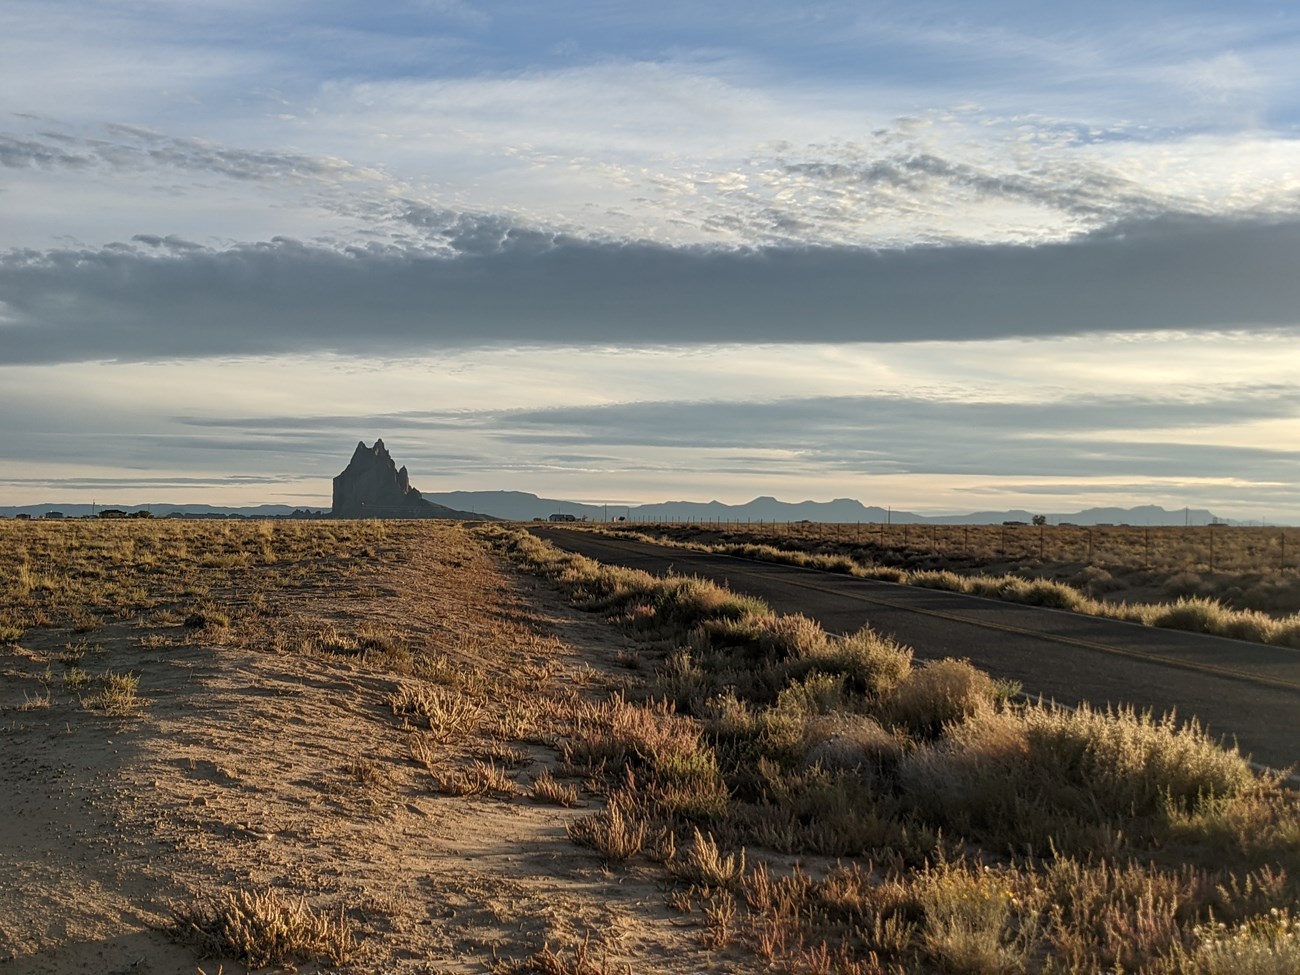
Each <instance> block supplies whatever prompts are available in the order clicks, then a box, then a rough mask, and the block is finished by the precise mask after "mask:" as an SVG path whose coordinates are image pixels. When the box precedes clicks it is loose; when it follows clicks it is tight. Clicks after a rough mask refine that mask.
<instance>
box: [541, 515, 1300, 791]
mask: <svg viewBox="0 0 1300 975" xmlns="http://www.w3.org/2000/svg"><path fill="white" fill-rule="evenodd" d="M533 531H534V533H535V534H537V535H538V536H540V537H542V538H545V539H547V540H549V541H551V542H554V543H555V544H556V545H558V546H560V547H561V548H564V549H567V550H569V551H572V552H579V553H581V554H583V555H586V556H589V557H590V558H593V559H598V560H599V561H601V562H607V563H611V564H616V565H626V566H630V567H632V568H638V569H645V570H647V571H649V572H654V573H662V572H665V571H667V570H669V569H672V570H673V571H674V572H677V573H680V574H682V575H695V576H700V577H702V578H705V579H712V580H715V581H717V582H721V583H724V584H726V585H727V586H729V587H730V588H731V589H733V590H735V591H736V592H743V593H749V594H751V595H755V596H759V597H761V598H763V599H764V600H766V601H767V603H768V604H769V605H770V606H772V608H773V609H775V610H777V611H778V612H782V613H803V614H804V615H805V616H810V617H812V618H814V619H816V620H818V621H819V622H820V623H821V624H822V626H823V627H825V628H826V630H828V631H829V632H833V633H847V632H852V631H854V630H857V629H859V628H860V627H862V626H864V625H868V624H869V625H870V626H871V627H872V628H874V629H875V630H877V631H879V632H883V633H888V634H890V635H891V636H893V637H894V638H895V639H897V640H899V641H901V642H903V643H906V644H907V645H909V646H911V647H913V648H914V649H915V651H916V656H917V658H918V659H937V658H939V657H966V658H969V659H970V661H971V662H972V663H973V664H975V665H976V666H977V667H980V668H982V669H983V670H986V671H988V672H989V673H990V674H993V675H994V676H996V677H1002V678H1008V679H1011V680H1017V681H1020V682H1021V683H1022V684H1023V685H1024V688H1025V691H1026V692H1028V693H1029V694H1032V695H1034V696H1038V695H1041V696H1043V697H1044V698H1050V699H1054V700H1056V701H1059V702H1061V703H1063V704H1071V705H1073V704H1078V703H1080V702H1084V701H1086V702H1089V703H1091V704H1093V705H1094V706H1101V707H1105V706H1107V705H1134V706H1135V707H1137V708H1138V709H1139V710H1147V709H1150V710H1153V711H1154V712H1156V713H1157V714H1162V713H1164V712H1166V711H1169V710H1171V709H1172V710H1174V711H1176V713H1177V714H1178V716H1179V717H1180V718H1191V717H1196V718H1198V719H1199V720H1200V721H1201V722H1202V724H1204V725H1206V726H1207V727H1208V728H1209V729H1210V730H1211V731H1212V732H1213V733H1214V734H1216V735H1220V736H1222V737H1224V738H1225V739H1226V740H1232V739H1234V738H1235V739H1236V741H1237V742H1238V744H1239V745H1240V746H1241V748H1242V750H1243V751H1245V752H1247V753H1249V754H1251V755H1252V757H1253V758H1254V760H1255V761H1257V762H1259V763H1262V764H1265V765H1268V766H1271V767H1274V768H1293V767H1294V766H1296V765H1300V651H1297V650H1290V649H1286V648H1282V647H1266V646H1261V645H1259V644H1253V643H1244V642H1241V641H1238V640H1226V639H1222V638H1220V637H1210V636H1203V635H1200V634H1194V633H1181V632H1178V631H1176V630H1161V629H1156V628H1153V627H1144V626H1137V625H1135V624H1131V623H1120V622H1116V621H1113V620H1102V619H1097V618H1095V617H1089V616H1081V615H1079V614H1076V613H1066V612H1060V611H1056V610H1049V609H1041V608H1038V607H1033V606H1020V605H1017V604H1015V603H1004V602H1001V601H999V600H993V599H981V598H979V597H975V596H966V595H962V594H960V593H949V592H942V591H939V590H932V589H919V588H914V587H910V586H898V585H894V584H892V583H887V582H873V581H870V580H866V579H855V578H853V577H851V576H845V575H839V574H836V573H830V572H820V571H816V570H810V569H803V568H799V567H797V566H784V565H775V564H772V563H766V562H754V561H750V560H747V559H738V558H735V557H733V556H725V555H711V554H706V553H699V552H691V551H688V550H685V549H676V548H670V547H667V546H661V545H652V544H648V543H645V542H636V541H631V540H627V539H621V538H611V537H609V536H604V535H597V534H594V533H591V532H585V531H574V530H571V529H563V528H549V527H548V528H540V527H539V528H534V529H533ZM1294 781H1295V782H1296V783H1297V784H1300V779H1295V780H1294Z"/></svg>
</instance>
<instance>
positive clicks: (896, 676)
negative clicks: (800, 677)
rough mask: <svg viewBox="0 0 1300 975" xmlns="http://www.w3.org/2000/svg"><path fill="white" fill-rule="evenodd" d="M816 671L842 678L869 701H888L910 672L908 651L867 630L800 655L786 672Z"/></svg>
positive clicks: (855, 692)
mask: <svg viewBox="0 0 1300 975" xmlns="http://www.w3.org/2000/svg"><path fill="white" fill-rule="evenodd" d="M805 668H807V669H816V670H819V671H822V672H823V673H828V674H842V675H844V677H845V679H846V682H847V683H846V686H847V688H848V689H849V690H850V691H852V692H853V693H854V694H858V695H861V696H862V697H865V698H867V699H870V700H880V699H883V698H887V697H889V695H890V694H892V693H893V692H894V690H895V688H897V687H898V685H899V684H900V683H901V682H902V681H903V680H904V679H905V678H906V677H907V675H908V674H909V673H911V671H912V650H911V648H910V647H905V646H902V645H901V644H899V643H897V642H895V641H894V640H892V639H890V638H889V637H886V636H881V635H880V634H879V633H876V632H875V631H874V630H872V629H871V628H870V627H863V628H862V629H860V630H858V631H857V632H856V633H852V634H849V635H848V636H843V637H838V638H831V639H829V640H826V641H824V642H823V643H821V644H820V645H817V644H814V650H813V651H812V652H806V651H805V652H803V653H801V654H800V655H799V657H798V658H797V659H796V660H795V661H794V662H793V663H792V666H791V668H790V671H791V672H792V673H796V672H799V671H800V670H802V669H805Z"/></svg>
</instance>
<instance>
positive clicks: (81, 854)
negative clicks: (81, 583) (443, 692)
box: [0, 528, 745, 975]
mask: <svg viewBox="0 0 1300 975" xmlns="http://www.w3.org/2000/svg"><path fill="white" fill-rule="evenodd" d="M452 535H453V530H452V529H450V528H448V529H437V530H435V529H433V528H429V529H426V530H422V531H421V532H415V533H413V534H412V535H411V538H410V539H409V541H407V542H405V555H404V557H403V558H402V559H400V560H385V561H383V562H379V563H376V564H374V565H373V566H370V567H368V568H367V570H366V572H365V573H364V574H363V575H362V577H361V578H359V579H354V580H353V582H351V583H350V584H349V586H348V589H347V591H341V590H340V589H339V588H338V587H336V586H331V585H327V584H326V583H324V582H322V583H321V584H319V585H316V586H312V585H307V586H299V587H297V588H293V589H286V590H283V591H277V592H273V593H272V594H271V595H270V597H269V602H267V604H266V605H265V606H264V607H263V608H262V609H261V610H260V611H259V612H257V613H256V614H246V615H244V616H241V617H240V620H239V621H238V622H237V623H236V624H235V625H234V626H233V627H232V628H230V629H229V630H222V631H219V632H217V633H216V634H215V635H213V634H209V633H207V632H206V631H204V630H192V629H186V628H185V627H184V626H179V625H173V626H171V627H162V628H160V627H156V626H154V627H149V626H147V625H144V624H143V623H142V621H141V620H126V621H120V622H113V623H109V624H107V625H104V626H101V627H100V628H98V629H96V630H94V631H93V632H91V633H89V634H87V635H85V636H78V635H77V634H74V633H72V632H71V631H70V630H68V629H62V630H60V629H55V628H48V627H47V628H42V629H39V630H35V631H33V632H31V633H29V634H27V635H25V636H24V638H23V640H22V643H21V646H17V645H10V646H8V647H0V731H2V733H0V784H2V785H3V788H0V879H2V880H3V883H0V972H4V973H10V975H36V973H63V972H69V973H73V972H88V973H89V972H95V973H128V972H132V973H134V972H140V973H172V972H195V971H206V972H208V973H209V975H211V973H215V972H217V971H218V970H219V969H221V970H224V972H226V973H236V972H242V971H244V969H243V968H241V967H240V966H239V965H238V964H236V963H233V962H232V961H230V960H229V959H209V960H204V959H201V958H199V957H198V952H197V950H196V949H195V947H194V946H192V945H190V944H187V943H177V942H175V941H174V940H173V939H172V936H171V935H170V934H169V933H168V931H167V927H168V923H169V920H170V917H171V912H172V909H173V908H174V907H175V906H176V905H178V904H183V903H186V902H188V901H190V900H191V899H193V898H195V897H203V896H208V895H215V894H219V893H221V892H223V891H227V890H233V889H236V888H265V887H270V888H274V889H275V890H277V891H279V892H280V893H283V894H287V895H290V896H293V897H297V896H299V895H301V896H304V897H306V898H307V901H308V903H309V904H310V905H312V906H313V907H314V908H316V909H329V910H331V911H338V910H340V909H341V910H342V911H343V912H344V914H345V915H346V917H347V918H348V919H349V920H350V921H351V923H352V925H353V927H354V928H355V930H356V933H357V935H358V939H359V943H360V944H359V949H358V951H357V954H356V956H355V957H354V959H353V960H352V961H351V962H350V963H349V964H348V965H346V966H344V968H343V970H345V971H358V972H412V973H416V972H420V973H424V972H481V971H484V970H487V969H489V968H490V967H491V966H492V964H493V962H494V959H498V958H500V959H523V958H527V957H528V956H529V955H531V954H532V953H533V952H535V951H537V950H539V949H540V948H541V947H542V946H543V944H547V943H549V945H550V946H551V947H552V948H554V949H555V950H557V951H560V950H561V949H564V950H571V948H572V946H573V945H574V944H575V943H577V942H579V941H581V939H582V938H583V937H584V935H587V934H590V936H591V938H592V945H593V946H595V947H597V948H598V957H601V956H603V957H607V958H608V960H609V962H610V963H611V966H612V970H622V967H623V966H624V965H628V966H630V967H631V969H632V970H635V971H664V972H688V971H702V970H717V971H727V970H733V968H734V969H735V970H743V969H744V968H745V966H744V965H743V964H741V963H740V962H739V960H738V959H737V958H733V957H730V956H728V955H727V954H726V953H722V954H711V953H709V952H707V951H706V950H705V949H704V948H703V947H702V946H701V945H702V941H701V936H700V931H699V930H698V929H697V928H696V925H695V924H694V922H693V921H692V919H691V918H690V917H685V918H684V917H682V916H681V915H679V914H677V913H675V912H673V911H670V910H669V909H668V908H667V907H666V906H665V903H664V891H663V889H662V887H661V886H660V884H659V883H658V882H657V880H656V875H655V874H653V873H652V872H651V871H650V869H649V868H648V867H647V868H644V869H641V868H637V867H629V868H625V869H620V870H618V871H617V872H610V871H608V870H606V869H605V868H604V867H602V866H601V864H600V862H599V861H598V859H597V858H596V856H595V855H594V854H592V853H590V852H589V851H586V850H584V849H581V848H579V847H577V846H575V845H573V844H572V843H571V842H570V841H569V840H568V838H567V837H566V835H565V824H566V822H567V821H569V820H571V819H572V818H574V817H576V816H581V815H586V814H589V813H590V812H591V811H592V810H593V809H594V808H596V805H597V803H598V802H599V800H598V799H597V798H596V797H594V796H592V795H591V794H590V793H585V801H584V807H582V808H576V809H564V808H561V807H558V806H554V805H547V804H541V803H538V802H536V801H534V800H532V799H530V798H525V797H523V796H519V797H515V798H508V799H505V798H485V797H456V796H447V795H441V794H439V793H437V792H436V791H435V790H434V788H433V787H432V785H431V776H430V774H429V771H428V770H427V769H426V768H424V767H422V766H420V765H419V764H417V763H416V762H414V761H412V759H411V757H410V751H409V746H410V742H409V738H410V735H411V734H412V731H411V730H410V728H409V727H403V721H402V719H401V718H400V717H397V716H395V715H394V714H393V709H392V707H391V706H390V701H389V697H390V695H391V694H392V693H393V692H394V690H395V689H396V688H397V687H398V686H399V684H401V683H402V682H411V681H418V680H419V679H420V678H418V677H413V676H410V675H406V674H402V673H395V672H392V671H390V670H385V669H383V668H382V667H375V666H372V665H370V664H369V663H368V662H367V661H366V660H365V659H364V658H357V657H348V656H337V657H334V658H331V657H329V656H328V655H316V656H304V655H302V654H300V653H294V652H291V651H289V650H286V647H291V646H292V640H291V639H286V634H288V635H290V636H292V634H294V633H297V632H299V631H303V630H306V629H310V628H312V627H315V628H317V629H319V628H320V626H321V625H323V624H324V623H328V624H329V625H330V626H336V627H339V628H340V629H346V628H348V627H349V626H351V627H355V626H356V625H357V624H358V622H359V621H365V622H367V623H369V624H374V623H380V624H382V625H384V626H389V627H394V628H397V629H398V630H400V632H401V633H402V634H403V638H404V640H405V641H406V643H407V645H408V646H409V648H410V649H411V651H412V653H413V655H415V656H416V657H417V658H419V657H420V656H421V655H443V656H445V658H446V659H447V660H448V661H449V662H451V663H452V664H453V665H459V666H464V667H467V668H468V667H470V666H477V667H480V668H482V669H483V670H484V671H485V673H486V674H487V675H488V676H489V677H490V678H492V679H493V680H495V681H496V682H497V683H496V685H495V686H497V687H498V688H501V687H513V688H515V689H516V692H517V693H518V694H520V695H521V696H527V695H528V694H529V693H530V692H531V691H532V690H534V689H535V688H531V687H530V682H532V681H549V682H559V683H561V684H563V683H564V682H569V683H571V684H572V685H573V686H574V687H575V688H577V689H578V691H579V692H580V693H582V694H585V695H595V696H601V695H603V694H605V693H608V689H609V688H610V687H612V686H615V685H616V684H617V683H618V681H619V679H620V678H619V673H620V671H619V668H618V667H617V665H616V664H614V662H613V658H614V655H615V652H616V651H617V650H618V649H619V647H620V645H619V643H618V641H619V639H620V638H619V637H618V636H617V635H616V634H615V633H613V632H612V631H611V630H610V628H608V627H606V626H604V625H602V624H599V623H596V622H593V621H591V620H590V619H583V618H582V617H580V616H579V615H578V614H576V613H574V612H572V611H570V610H568V609H567V608H566V607H564V606H562V605H561V604H560V603H559V602H558V600H557V599H556V597H555V596H554V595H553V594H551V592H550V591H549V589H547V588H545V587H539V585H538V584H537V583H534V582H532V581H530V580H519V579H516V578H514V577H513V576H511V575H510V574H509V573H508V572H507V571H506V570H504V569H503V568H502V567H501V566H500V565H499V564H498V563H497V562H496V561H495V559H494V558H493V557H492V556H491V555H489V554H488V553H487V552H486V551H485V550H484V549H483V548H482V547H481V546H479V545H477V544H476V543H474V542H472V541H471V540H470V539H469V537H468V536H467V535H466V534H465V533H464V532H463V531H461V530H459V529H457V530H455V532H454V539H453V538H452ZM231 598H234V597H231ZM78 641H80V642H81V644H82V645H81V646H80V648H79V652H80V653H84V654H85V655H84V657H83V658H82V660H81V661H80V667H81V668H83V669H84V670H85V671H86V672H88V673H92V674H94V673H102V672H104V671H106V670H112V671H113V672H116V673H126V672H130V673H134V674H136V675H138V676H139V690H138V693H139V696H140V698H141V699H142V702H143V703H142V704H141V706H139V707H138V709H136V710H135V711H134V713H132V714H128V715H124V716H123V715H117V716H115V715H112V714H107V713H102V712H101V711H99V710H96V709H94V708H93V707H89V706H88V705H87V701H86V696H87V690H88V689H87V688H70V687H69V686H68V682H67V681H66V679H64V678H63V677H62V674H63V673H64V672H65V671H66V669H67V666H66V663H64V662H61V655H63V656H66V655H67V646H68V645H69V644H70V643H71V644H73V645H75V644H76V643H77V642H78ZM623 673H625V672H623ZM47 695H48V696H47ZM501 703H502V705H503V706H504V703H505V702H501ZM481 744H482V743H481V742H478V741H474V740H465V741H460V742H458V743H454V744H448V745H446V746H445V747H446V749H447V751H448V753H449V758H451V759H454V758H456V757H457V756H464V755H471V754H473V753H474V749H475V748H476V747H479V746H480V745H481ZM520 747H523V748H525V749H526V751H527V755H528V760H527V762H526V763H524V764H523V765H522V766H521V767H519V768H517V769H514V770H512V774H513V775H514V777H515V779H516V780H517V782H518V783H519V784H520V785H521V786H525V787H526V786H527V784H528V782H529V781H530V777H531V776H532V775H533V774H535V773H536V772H538V771H540V770H541V769H542V768H543V767H546V766H548V765H550V766H556V767H558V759H557V757H556V755H555V752H554V750H553V749H551V748H548V747H545V746H544V745H541V744H539V743H538V742H536V741H533V742H524V743H523V744H522V745H521V746H520ZM570 781H573V780H570ZM297 970H299V971H304V972H311V971H324V970H327V969H325V968H322V967H320V966H319V965H314V964H305V965H302V966H300V967H299V968H298V969H297Z"/></svg>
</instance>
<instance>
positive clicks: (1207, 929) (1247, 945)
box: [1192, 908, 1300, 975]
mask: <svg viewBox="0 0 1300 975" xmlns="http://www.w3.org/2000/svg"><path fill="white" fill-rule="evenodd" d="M1196 933H1197V935H1198V936H1199V939H1200V942H1199V944H1198V945H1197V947H1196V950H1195V953H1194V954H1193V956H1192V965H1193V966H1194V967H1193V968H1192V971H1194V972H1197V973H1200V975H1295V973H1296V972H1300V917H1295V916H1293V915H1292V914H1291V912H1290V911H1288V910H1278V909H1277V908H1274V909H1273V911H1272V912H1271V913H1270V914H1268V915H1267V916H1264V917H1257V918H1251V919H1250V920H1248V921H1246V922H1244V923H1241V924H1237V925H1234V926H1232V927H1229V926H1228V925H1226V924H1222V923H1210V924H1207V925H1205V926H1203V927H1200V928H1198V929H1197V932H1196Z"/></svg>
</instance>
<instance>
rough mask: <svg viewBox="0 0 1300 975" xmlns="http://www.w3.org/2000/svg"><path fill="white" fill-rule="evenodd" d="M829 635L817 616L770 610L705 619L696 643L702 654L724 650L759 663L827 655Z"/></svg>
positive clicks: (693, 641) (731, 655) (737, 656)
mask: <svg viewBox="0 0 1300 975" xmlns="http://www.w3.org/2000/svg"><path fill="white" fill-rule="evenodd" d="M829 639H830V638H829V637H827V635H826V631H825V630H823V629H822V628H821V624H819V623H818V622H817V621H816V620H811V619H809V618H808V617H806V616H800V615H798V614H792V615H785V616H777V615H775V614H773V613H770V612H769V613H766V614H764V615H757V614H749V615H746V616H743V617H739V618H734V619H733V618H726V619H720V620H711V621H708V622H705V623H704V624H702V625H701V626H700V628H699V630H697V631H696V633H695V635H694V638H693V640H692V644H693V646H694V647H695V648H696V650H697V652H698V653H700V654H701V655H707V654H718V653H719V652H721V653H725V654H726V655H727V656H730V657H733V658H737V659H739V660H744V661H748V662H753V663H757V662H760V661H783V660H797V659H801V658H808V657H820V656H825V655H826V654H827V644H828V642H829Z"/></svg>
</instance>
